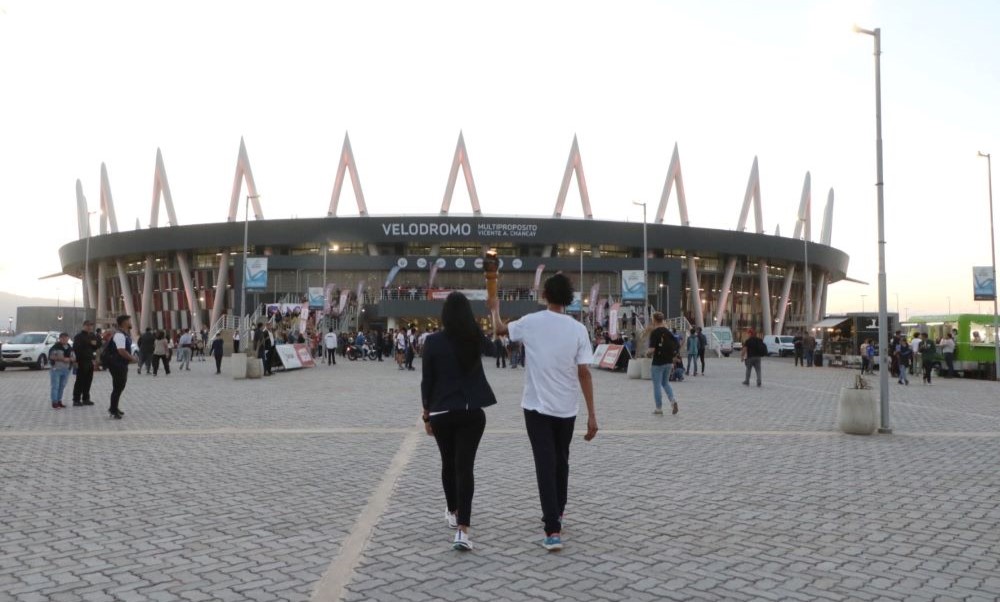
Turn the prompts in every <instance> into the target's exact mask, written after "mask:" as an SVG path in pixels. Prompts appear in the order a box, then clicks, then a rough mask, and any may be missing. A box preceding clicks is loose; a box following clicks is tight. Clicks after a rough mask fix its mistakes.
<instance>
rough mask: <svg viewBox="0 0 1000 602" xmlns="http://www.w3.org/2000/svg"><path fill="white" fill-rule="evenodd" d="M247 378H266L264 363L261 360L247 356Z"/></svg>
mask: <svg viewBox="0 0 1000 602" xmlns="http://www.w3.org/2000/svg"><path fill="white" fill-rule="evenodd" d="M246 358H247V359H246V362H245V364H246V367H247V378H262V377H263V376H264V362H263V360H261V359H260V358H257V357H253V356H250V355H248V356H246Z"/></svg>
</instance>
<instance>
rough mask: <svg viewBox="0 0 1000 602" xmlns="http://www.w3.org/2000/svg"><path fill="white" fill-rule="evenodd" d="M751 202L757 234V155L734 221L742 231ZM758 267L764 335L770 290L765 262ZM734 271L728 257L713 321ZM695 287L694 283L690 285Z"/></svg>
mask: <svg viewBox="0 0 1000 602" xmlns="http://www.w3.org/2000/svg"><path fill="white" fill-rule="evenodd" d="M751 203H752V204H753V210H754V222H755V223H756V226H757V228H756V232H757V234H763V233H764V214H763V211H762V210H761V205H760V170H759V169H758V167H757V157H754V158H753V166H752V167H751V168H750V178H749V179H748V180H747V190H746V194H744V196H743V208H742V209H741V210H740V219H739V221H738V222H737V223H736V229H737V230H738V231H740V232H744V231H746V229H747V218H748V217H749V215H750V205H751ZM759 267H760V300H761V301H760V306H761V311H762V313H763V321H764V335H769V334H771V333H772V326H773V325H772V323H771V292H770V287H769V286H768V282H767V262H766V261H764V260H759ZM735 272H736V257H730V258H729V260H728V261H727V262H726V274H725V276H723V280H722V295H721V296H720V297H719V306H718V309H717V310H716V314H715V321H716V322H717V323H721V321H722V314H723V312H724V311H725V308H726V303H727V301H728V299H729V295H730V294H731V292H730V288H731V287H732V285H733V275H734V273H735ZM691 287H692V288H695V285H694V284H692V285H691Z"/></svg>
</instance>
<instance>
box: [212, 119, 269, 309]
mask: <svg viewBox="0 0 1000 602" xmlns="http://www.w3.org/2000/svg"><path fill="white" fill-rule="evenodd" d="M244 181H246V184H247V196H248V197H250V203H251V204H252V205H253V214H254V219H256V220H262V219H264V212H263V211H261V209H260V195H259V194H257V184H256V183H255V182H254V179H253V170H252V169H250V157H249V156H248V155H247V145H246V142H244V141H243V137H242V136H241V137H240V152H239V154H238V155H237V157H236V175H235V176H234V177H233V194H232V196H231V197H230V199H229V215H228V218H227V221H230V222H235V221H236V214H237V212H238V211H239V206H240V205H239V203H240V192H241V190H242V184H243V182H244ZM227 288H229V255H228V254H226V253H223V254H222V256H221V257H219V274H218V277H216V279H215V303H213V304H212V316H211V323H212V324H215V322H216V321H217V320H218V319H219V316H221V315H222V311H223V309H224V308H225V306H226V289H227Z"/></svg>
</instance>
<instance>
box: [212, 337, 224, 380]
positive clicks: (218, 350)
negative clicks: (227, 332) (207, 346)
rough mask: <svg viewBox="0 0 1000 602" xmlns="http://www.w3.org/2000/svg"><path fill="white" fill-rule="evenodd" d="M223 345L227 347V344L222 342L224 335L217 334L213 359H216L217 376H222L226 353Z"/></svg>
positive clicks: (213, 345) (213, 346)
mask: <svg viewBox="0 0 1000 602" xmlns="http://www.w3.org/2000/svg"><path fill="white" fill-rule="evenodd" d="M223 345H225V342H224V341H223V340H222V333H221V332H217V333H215V338H214V339H212V357H213V358H214V359H215V373H216V374H222V356H223V355H224V354H225V352H226V350H225V349H224V348H223Z"/></svg>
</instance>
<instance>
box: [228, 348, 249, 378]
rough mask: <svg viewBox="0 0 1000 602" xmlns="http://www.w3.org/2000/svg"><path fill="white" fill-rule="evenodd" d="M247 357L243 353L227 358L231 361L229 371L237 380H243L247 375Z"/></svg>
mask: <svg viewBox="0 0 1000 602" xmlns="http://www.w3.org/2000/svg"><path fill="white" fill-rule="evenodd" d="M245 358H246V356H244V355H243V354H242V353H237V354H234V355H230V356H229V357H228V358H226V361H227V362H228V363H229V373H230V374H232V375H233V378H235V379H236V380H243V379H244V378H246V377H247V362H246V359H245Z"/></svg>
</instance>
